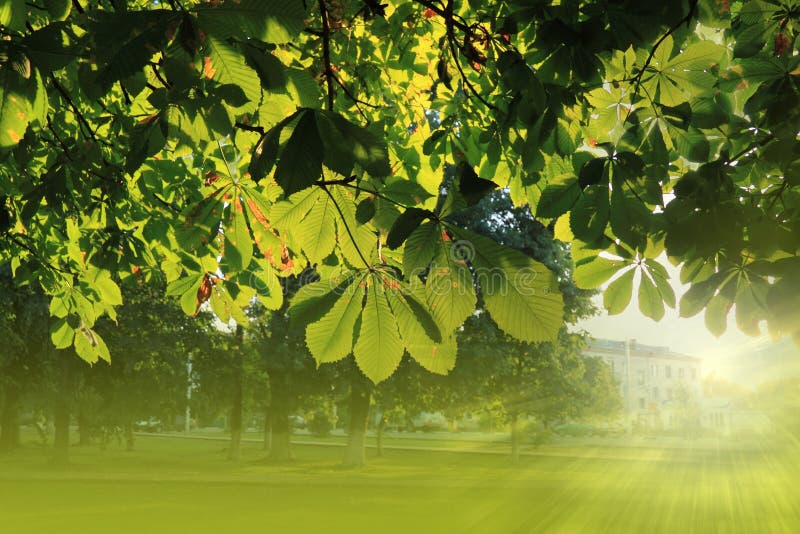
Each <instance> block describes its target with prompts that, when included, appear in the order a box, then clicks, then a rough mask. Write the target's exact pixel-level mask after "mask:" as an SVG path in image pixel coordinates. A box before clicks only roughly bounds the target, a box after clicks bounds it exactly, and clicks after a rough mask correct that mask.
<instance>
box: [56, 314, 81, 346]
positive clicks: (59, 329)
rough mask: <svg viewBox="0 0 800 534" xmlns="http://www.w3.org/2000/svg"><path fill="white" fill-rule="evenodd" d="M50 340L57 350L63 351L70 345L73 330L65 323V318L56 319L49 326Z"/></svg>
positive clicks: (72, 338)
mask: <svg viewBox="0 0 800 534" xmlns="http://www.w3.org/2000/svg"><path fill="white" fill-rule="evenodd" d="M50 339H51V340H53V345H55V347H56V348H57V349H65V348H67V347H69V346H70V345H72V341H73V340H74V339H75V330H73V329H72V327H71V326H70V325H69V323H67V319H66V317H61V318H59V319H56V320H55V321H53V322H52V323H51V324H50Z"/></svg>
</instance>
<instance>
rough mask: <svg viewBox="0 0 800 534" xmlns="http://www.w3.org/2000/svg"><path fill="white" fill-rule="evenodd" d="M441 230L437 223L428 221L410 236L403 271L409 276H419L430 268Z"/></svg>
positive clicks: (404, 248) (405, 250)
mask: <svg viewBox="0 0 800 534" xmlns="http://www.w3.org/2000/svg"><path fill="white" fill-rule="evenodd" d="M441 232H442V230H441V227H440V226H439V225H438V224H437V223H435V222H433V221H426V222H424V223H422V224H421V225H419V226H418V227H417V228H416V229H415V230H414V231H413V232H411V235H410V236H408V239H406V244H405V246H404V247H403V272H404V273H405V274H406V277H407V278H409V279H412V278H414V277H418V276H420V275H422V274H423V273H424V272H425V270H426V269H427V268H428V265H430V263H431V261H433V258H434V256H436V251H437V249H438V245H439V240H440V239H441Z"/></svg>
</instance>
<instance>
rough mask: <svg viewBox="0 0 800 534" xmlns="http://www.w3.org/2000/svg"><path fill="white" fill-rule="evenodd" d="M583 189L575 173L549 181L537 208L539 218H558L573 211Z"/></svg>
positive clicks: (565, 174)
mask: <svg viewBox="0 0 800 534" xmlns="http://www.w3.org/2000/svg"><path fill="white" fill-rule="evenodd" d="M580 194H581V188H580V185H578V177H577V176H575V174H574V173H564V174H560V175H558V176H556V177H554V178H553V179H552V180H548V182H547V187H546V188H545V190H544V191H542V197H541V198H540V199H539V205H538V206H537V207H536V215H537V216H538V217H558V216H560V215H563V214H564V213H566V212H568V211H569V210H570V209H572V206H573V205H574V204H575V201H577V200H578V197H580Z"/></svg>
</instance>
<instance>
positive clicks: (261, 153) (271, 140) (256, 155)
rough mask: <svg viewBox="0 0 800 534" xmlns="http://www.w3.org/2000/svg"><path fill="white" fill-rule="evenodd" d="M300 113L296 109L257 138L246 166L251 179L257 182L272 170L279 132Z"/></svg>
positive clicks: (276, 154) (276, 153) (275, 157)
mask: <svg viewBox="0 0 800 534" xmlns="http://www.w3.org/2000/svg"><path fill="white" fill-rule="evenodd" d="M301 113H304V112H301V111H298V112H295V113H293V114H291V115H290V116H288V117H286V118H285V119H283V120H282V121H280V122H279V123H278V124H276V125H275V126H273V127H272V128H270V130H269V131H267V132H266V133H265V134H264V135H262V136H261V139H259V140H258V143H256V145H255V146H254V147H253V152H252V154H251V157H250V165H249V166H248V167H247V172H249V173H250V177H251V178H252V179H253V180H255V181H256V182H258V181H259V180H261V179H262V178H263V177H264V176H266V175H267V174H268V173H269V172H270V171H272V167H274V166H275V162H276V161H277V159H278V150H279V148H280V146H279V143H280V138H281V132H282V131H283V129H284V128H285V127H286V125H288V124H289V123H291V122H292V121H294V120H295V118H296V117H297V116H298V115H300V114H301Z"/></svg>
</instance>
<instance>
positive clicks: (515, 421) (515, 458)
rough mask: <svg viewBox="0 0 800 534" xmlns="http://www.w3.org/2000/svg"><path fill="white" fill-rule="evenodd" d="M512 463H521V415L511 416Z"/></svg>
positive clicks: (514, 414)
mask: <svg viewBox="0 0 800 534" xmlns="http://www.w3.org/2000/svg"><path fill="white" fill-rule="evenodd" d="M511 461H512V462H514V463H515V464H516V463H519V415H518V414H516V413H512V414H511Z"/></svg>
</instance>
